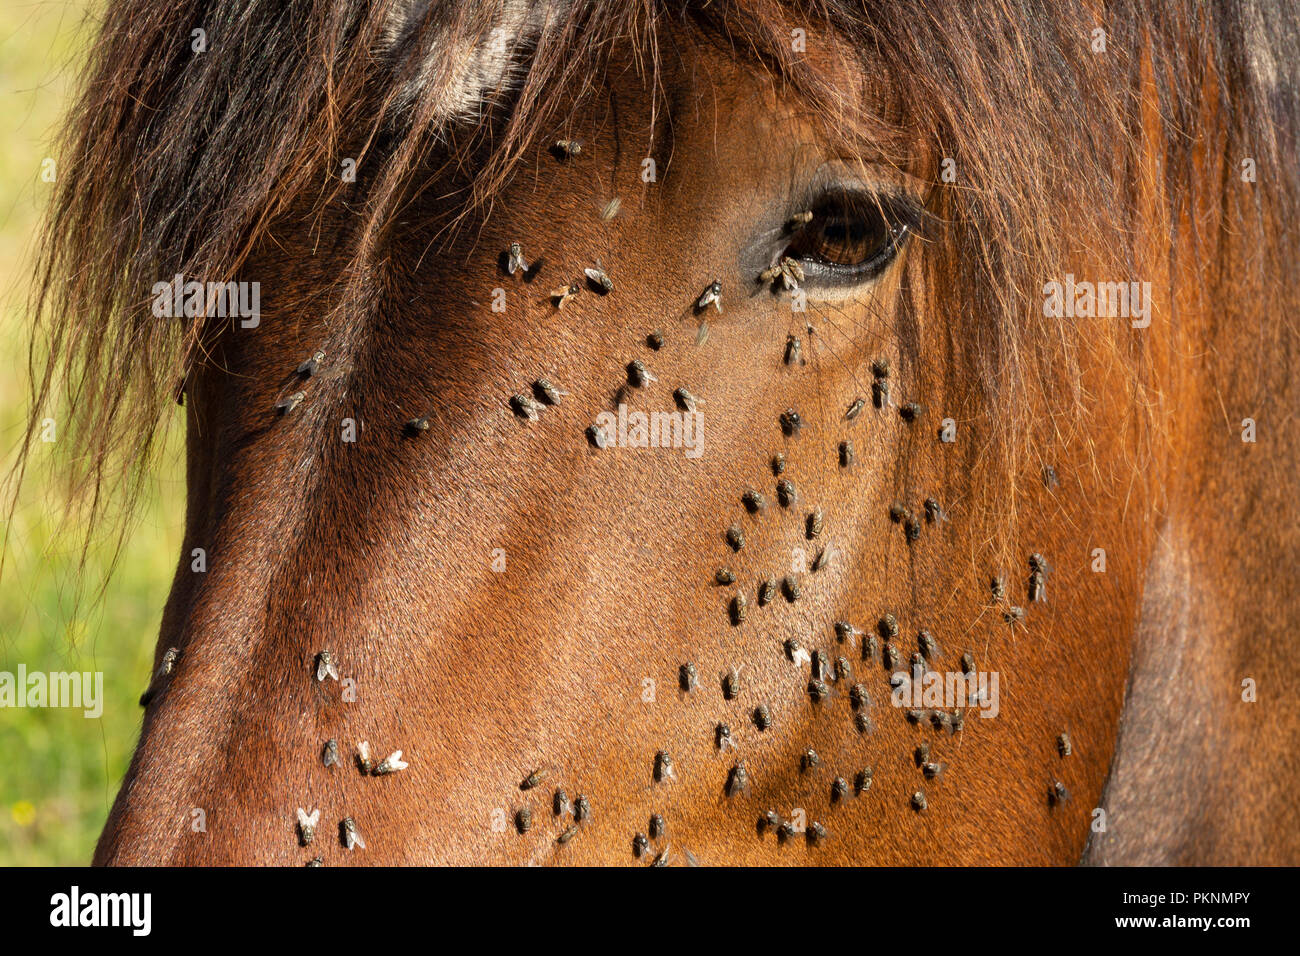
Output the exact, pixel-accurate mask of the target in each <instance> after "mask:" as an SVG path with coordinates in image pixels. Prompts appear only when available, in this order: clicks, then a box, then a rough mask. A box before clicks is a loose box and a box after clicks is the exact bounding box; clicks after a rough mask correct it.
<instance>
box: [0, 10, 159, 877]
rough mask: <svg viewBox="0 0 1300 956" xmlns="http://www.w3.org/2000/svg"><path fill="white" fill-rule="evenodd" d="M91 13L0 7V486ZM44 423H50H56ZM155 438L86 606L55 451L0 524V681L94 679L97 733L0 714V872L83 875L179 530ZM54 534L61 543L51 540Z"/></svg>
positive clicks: (60, 717)
mask: <svg viewBox="0 0 1300 956" xmlns="http://www.w3.org/2000/svg"><path fill="white" fill-rule="evenodd" d="M97 7H98V4H94V3H88V2H85V0H73V2H40V3H35V2H23V0H0V130H3V135H2V136H0V476H4V475H8V473H9V470H10V467H11V465H12V464H13V461H14V451H15V448H16V446H17V444H18V442H19V441H20V439H21V436H22V432H23V427H24V424H25V419H26V415H27V410H28V380H27V345H28V329H29V321H28V315H27V310H26V307H25V306H26V294H27V280H28V273H29V271H30V265H29V263H30V257H31V252H32V247H33V243H34V239H35V236H36V232H37V228H38V226H39V223H40V219H41V215H42V213H43V211H44V208H45V204H46V201H47V199H48V197H49V190H50V188H51V184H49V183H44V182H42V181H41V176H40V172H41V163H42V160H44V159H45V158H46V157H47V156H54V153H53V147H52V145H51V143H52V141H53V138H54V134H55V132H56V130H57V127H58V123H59V120H60V117H61V116H62V114H63V112H64V111H65V110H66V109H67V107H68V104H69V98H70V96H71V95H72V93H73V90H74V88H75V84H76V80H77V75H78V70H79V65H80V60H81V56H80V51H84V50H85V49H87V47H88V45H89V44H90V43H91V42H93V39H94V34H95V29H94V28H95V22H94V13H93V11H94V10H95V9H96V8H97ZM54 158H55V159H56V161H57V158H58V157H57V156H54ZM46 413H47V414H49V415H50V416H51V417H54V418H55V419H56V420H57V419H58V418H59V415H58V409H57V408H55V409H50V410H48V411H47V412H46ZM175 413H176V414H177V415H178V416H179V415H180V414H181V410H180V409H176V410H175ZM172 424H173V425H175V424H178V422H173V423H172ZM170 432H171V435H170V438H171V441H170V443H169V446H168V448H167V452H166V454H165V455H164V457H163V460H162V463H161V467H160V468H159V469H158V470H157V471H156V473H155V474H154V475H153V477H152V480H151V482H150V485H149V491H148V493H147V494H146V495H145V497H144V498H143V500H142V502H141V506H140V509H139V511H138V513H137V514H136V516H135V520H134V522H133V523H132V525H131V530H130V534H129V535H128V537H127V539H126V546H125V549H124V551H123V552H122V555H121V557H120V559H119V561H118V563H117V566H116V568H115V570H114V572H113V574H112V576H111V578H110V580H109V584H108V588H107V590H106V592H104V594H103V595H102V597H100V596H99V594H98V589H99V588H100V586H101V585H102V584H103V582H104V580H105V577H106V575H107V573H108V570H109V562H108V560H107V551H108V550H109V549H107V548H100V549H98V550H97V551H94V552H92V553H91V555H90V556H89V560H88V562H87V564H86V570H85V574H84V575H82V574H81V573H79V571H80V568H79V558H80V553H79V549H78V542H77V537H78V536H77V535H76V533H75V531H76V525H77V518H76V512H75V510H73V509H72V508H71V506H70V505H69V503H68V501H67V500H66V498H64V497H63V496H62V495H61V494H60V488H59V484H58V482H57V481H56V480H55V476H54V474H53V472H52V471H50V469H49V465H50V463H51V461H52V460H53V456H56V455H60V454H66V453H67V452H68V450H67V449H63V448H60V447H59V445H58V443H57V442H56V443H54V444H37V445H36V453H35V455H34V457H33V458H32V460H31V466H30V468H29V473H28V477H27V480H26V482H25V483H24V486H23V489H22V493H21V495H20V497H19V499H18V507H17V509H16V511H15V512H14V519H13V521H12V523H9V522H5V521H4V515H3V513H0V538H2V539H3V543H4V549H5V552H4V565H3V573H2V576H0V671H8V672H10V673H16V671H17V669H18V665H19V664H20V663H21V664H24V665H26V667H27V670H28V672H29V673H30V672H33V671H44V672H50V671H71V670H76V671H102V672H103V674H104V713H103V716H102V717H101V718H99V719H98V720H95V719H87V718H85V717H84V716H82V712H81V711H80V710H74V709H67V710H59V709H51V708H44V709H32V708H24V709H13V708H0V865H3V866H15V865H18V866H33V865H52V864H70V865H79V864H84V863H88V862H89V861H90V856H91V853H92V851H93V850H94V845H95V840H96V838H97V837H98V835H99V830H100V828H101V827H102V826H103V823H104V819H105V817H106V816H107V814H108V809H109V806H110V805H111V803H112V800H113V797H114V796H115V795H116V792H117V787H118V784H119V783H120V782H121V779H122V774H123V773H124V772H125V770H126V766H127V763H128V762H129V760H130V757H131V752H132V749H133V748H134V746H135V741H136V737H137V735H138V733H139V729H140V717H141V711H140V707H139V705H138V703H137V700H138V698H139V696H140V693H141V691H143V690H144V688H145V686H146V685H147V683H148V681H149V672H150V670H151V666H152V661H153V648H154V643H155V641H156V639H157V632H158V624H159V619H160V617H161V615H162V607H163V602H164V601H165V599H166V596H167V591H168V588H169V585H170V580H171V575H172V573H173V571H174V569H175V566H176V562H177V560H178V555H179V549H180V539H181V530H182V527H183V520H184V484H183V477H184V473H183V470H182V461H181V458H180V455H179V452H178V449H179V441H178V439H179V437H180V429H179V428H172V429H170ZM5 500H6V499H4V498H3V497H0V502H3V501H5ZM66 525H70V526H71V528H72V531H73V533H71V534H67V533H64V534H62V535H60V534H59V531H60V528H61V527H65V526H66ZM100 552H103V553H100Z"/></svg>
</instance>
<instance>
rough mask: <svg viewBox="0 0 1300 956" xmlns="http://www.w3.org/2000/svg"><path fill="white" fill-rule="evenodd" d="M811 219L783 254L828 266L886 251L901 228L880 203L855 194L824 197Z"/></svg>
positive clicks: (860, 262) (863, 261)
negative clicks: (890, 218)
mask: <svg viewBox="0 0 1300 956" xmlns="http://www.w3.org/2000/svg"><path fill="white" fill-rule="evenodd" d="M812 214H813V216H812V219H811V221H809V222H808V223H807V224H806V225H804V226H803V227H802V228H801V229H800V230H799V231H798V232H797V233H796V234H795V235H794V236H792V237H791V242H790V245H789V247H788V248H787V250H786V252H785V254H786V255H787V256H790V257H792V258H796V259H803V260H805V261H811V262H818V263H823V264H826V265H830V266H839V267H847V268H852V267H857V266H863V265H866V264H867V263H870V262H872V261H873V260H875V259H877V258H878V257H880V256H882V255H883V254H887V253H888V252H889V250H890V247H891V246H892V244H893V243H894V242H895V241H896V239H897V238H898V235H899V233H900V231H901V230H899V229H896V228H895V227H894V226H893V225H891V222H890V220H889V218H888V217H887V214H886V212H885V211H884V210H882V208H881V205H880V204H879V203H877V202H875V201H874V200H872V199H869V198H864V197H856V196H832V197H828V198H824V199H823V200H822V201H820V202H819V203H817V205H815V206H814V207H813V210H812Z"/></svg>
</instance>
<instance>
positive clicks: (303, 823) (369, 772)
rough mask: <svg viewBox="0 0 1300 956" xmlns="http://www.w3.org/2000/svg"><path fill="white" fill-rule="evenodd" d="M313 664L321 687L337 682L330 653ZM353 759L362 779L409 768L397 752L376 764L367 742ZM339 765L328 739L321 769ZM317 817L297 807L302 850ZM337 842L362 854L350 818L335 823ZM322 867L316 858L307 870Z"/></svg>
mask: <svg viewBox="0 0 1300 956" xmlns="http://www.w3.org/2000/svg"><path fill="white" fill-rule="evenodd" d="M313 663H314V671H313V673H314V675H315V677H316V682H317V683H321V682H323V681H325V680H326V679H330V680H334V681H337V680H338V679H339V668H338V661H337V660H335V658H334V655H333V654H332V653H331V652H330V651H328V650H322V651H320V652H319V653H317V654H316V657H315V660H314V662H313ZM355 759H356V766H357V770H358V771H359V772H360V773H361V774H362V776H367V777H386V776H388V775H389V774H394V773H398V772H399V771H402V770H405V769H407V768H408V767H409V766H410V764H409V763H408V762H407V761H405V760H403V759H402V751H400V750H394V751H393V752H392V753H390V754H389V755H388V756H387V757H385V758H383V759H382V760H379V761H376V760H375V759H374V757H373V755H372V754H371V751H370V742H369V741H366V740H362V741H359V742H358V743H357V749H356V755H355ZM339 763H340V758H339V744H338V741H337V740H336V739H334V738H333V737H331V738H330V739H329V740H327V741H325V745H324V746H323V747H322V748H321V764H322V765H323V766H325V767H337V766H338V765H339ZM319 817H320V811H319V810H317V811H315V812H314V813H312V814H310V815H309V814H307V813H306V812H305V811H303V810H302V808H301V807H300V808H299V809H298V842H299V843H300V844H301V845H302V846H304V847H306V846H311V845H312V843H313V842H314V841H315V839H316V822H317V820H318V819H319ZM339 842H340V843H341V844H342V845H343V848H344V849H345V850H364V849H365V848H366V841H365V838H364V837H363V836H362V835H361V830H360V828H359V827H358V826H357V822H356V820H355V819H354V818H352V817H350V816H349V817H344V818H343V820H341V821H340V822H339ZM322 863H323V861H322V858H321V857H319V856H318V857H315V858H313V859H312V860H309V861H308V862H307V866H321V865H322Z"/></svg>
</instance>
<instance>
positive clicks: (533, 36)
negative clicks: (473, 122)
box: [384, 0, 570, 122]
mask: <svg viewBox="0 0 1300 956" xmlns="http://www.w3.org/2000/svg"><path fill="white" fill-rule="evenodd" d="M431 2H432V0H407V2H405V3H400V4H398V5H397V6H396V7H395V8H394V10H393V13H392V16H391V17H390V18H389V22H388V25H387V27H386V29H385V31H384V50H385V52H387V53H389V54H399V59H401V58H404V57H405V56H406V55H413V56H415V57H416V58H418V59H419V60H420V64H419V66H418V68H417V69H416V70H415V71H414V75H415V79H414V80H412V81H411V83H410V84H409V86H408V87H407V88H406V90H404V91H403V97H402V98H403V100H404V101H405V102H406V103H408V104H409V103H413V102H416V101H418V100H421V99H424V98H426V97H431V96H432V97H435V98H436V99H437V103H436V104H435V105H434V107H433V112H432V119H433V120H434V121H435V122H439V121H447V120H456V119H469V118H474V117H476V116H478V114H479V113H480V111H481V106H482V104H483V102H484V100H485V99H486V98H487V97H488V96H489V95H490V94H492V93H496V92H502V91H505V90H506V89H508V88H509V87H510V86H512V85H513V84H514V83H515V82H516V81H517V80H518V78H519V76H520V75H521V74H522V70H521V69H520V60H519V56H518V51H519V50H520V49H521V48H523V47H526V46H527V45H529V44H531V43H535V42H536V41H537V40H538V39H540V37H541V36H542V34H543V33H545V32H546V31H547V30H548V29H551V28H552V27H553V26H554V25H556V24H558V23H560V22H562V19H563V17H564V16H565V15H566V14H567V12H568V10H569V7H570V3H569V0H505V2H504V3H501V4H500V5H499V10H498V12H497V14H496V16H495V17H494V18H493V25H492V26H491V27H490V28H489V29H488V30H487V32H486V33H481V34H477V35H474V36H455V35H451V34H443V33H442V32H441V31H437V30H435V31H434V38H433V42H432V44H431V45H430V46H428V47H426V48H425V49H421V50H415V51H411V52H410V53H409V54H408V53H407V52H406V50H405V49H404V48H405V47H407V45H408V43H410V42H413V41H416V39H417V36H418V33H419V30H420V26H421V24H422V23H423V22H424V20H425V18H426V17H427V16H428V15H429V7H430V4H431Z"/></svg>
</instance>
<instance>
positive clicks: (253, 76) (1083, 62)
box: [29, 0, 1300, 866]
mask: <svg viewBox="0 0 1300 956" xmlns="http://www.w3.org/2000/svg"><path fill="white" fill-rule="evenodd" d="M89 57H90V59H89V63H88V65H87V67H86V75H85V80H84V87H83V91H82V93H81V95H80V98H79V100H78V101H77V104H76V105H75V107H74V108H73V110H72V112H71V114H70V116H69V119H68V121H67V125H66V128H65V130H64V138H63V140H62V145H61V149H60V153H59V156H60V163H61V168H62V169H63V170H64V173H63V175H62V176H61V178H60V182H59V184H58V187H57V190H56V192H55V195H54V199H53V201H52V207H51V211H50V216H49V220H48V226H47V230H46V232H45V234H44V239H43V244H42V246H41V248H42V253H41V257H40V261H39V264H38V272H37V277H36V281H35V283H34V288H35V289H36V292H35V293H34V298H35V301H34V305H33V314H34V315H35V316H36V317H37V318H36V320H35V331H34V340H33V341H34V344H33V359H34V363H35V372H34V376H33V383H34V384H33V397H32V409H33V411H32V422H33V425H32V427H31V429H29V441H30V436H31V434H32V433H34V429H35V428H36V423H38V422H39V420H40V418H41V417H43V416H45V415H47V414H49V409H50V408H51V407H54V406H55V404H56V403H61V404H60V405H59V407H60V408H62V411H61V412H60V414H61V416H62V417H61V423H62V427H63V428H64V433H65V434H69V435H72V436H75V437H74V438H72V439H71V440H68V441H66V442H64V443H63V444H65V445H67V446H70V447H73V448H75V449H76V455H75V458H74V459H73V460H72V461H70V462H69V463H68V470H69V475H70V479H69V480H70V481H71V482H72V484H73V486H74V487H75V488H77V489H79V490H80V492H81V493H82V494H85V495H87V496H89V497H90V499H91V502H92V504H93V506H94V507H93V508H92V509H91V512H92V514H93V515H95V516H97V517H95V518H94V519H93V520H92V522H91V524H90V525H88V527H93V528H94V529H95V530H96V531H97V532H100V531H104V530H106V526H105V522H106V521H108V518H107V516H108V515H110V514H115V515H116V514H121V513H123V512H124V511H127V512H129V507H130V504H131V502H132V500H133V495H134V493H135V488H136V485H135V483H133V482H132V481H131V480H129V478H130V476H132V475H138V474H140V473H142V471H144V470H145V469H147V468H148V467H149V466H150V464H151V463H152V462H154V461H155V460H156V453H157V450H158V448H159V447H160V437H161V436H162V435H163V434H165V431H166V428H167V427H168V425H169V424H170V423H172V422H173V421H175V420H180V419H183V421H184V429H185V455H186V479H187V510H186V520H185V531H184V543H183V546H182V552H181V555H180V556H179V560H178V564H177V569H176V573H175V577H174V580H173V583H172V588H171V593H170V595H169V597H168V598H167V601H166V606H165V610H164V613H163V619H162V625H161V632H160V634H159V638H158V643H157V649H156V657H155V668H156V669H155V672H154V673H153V674H151V675H147V677H146V675H141V680H142V683H146V684H147V689H146V690H145V693H144V695H143V697H142V703H143V704H144V710H143V724H142V729H141V734H140V739H139V743H138V746H137V749H136V752H135V754H134V758H133V759H132V761H131V764H130V768H129V770H128V771H127V774H126V778H125V779H124V781H123V782H122V785H121V789H120V791H119V792H118V795H117V798H116V801H115V802H114V804H113V806H112V809H111V812H110V813H109V816H108V819H107V823H106V825H105V827H104V830H103V833H102V835H101V837H100V840H99V843H98V846H97V848H96V850H95V853H94V862H95V863H96V864H101V865H134V864H175V865H201V864H215V865H226V864H247V863H256V864H270V865H294V866H297V865H347V864H355V865H365V864H451V865H461V864H547V865H549V864H572V865H645V866H663V865H674V866H676V865H703V866H713V865H861V864H871V865H875V864H880V865H948V864H953V865H971V864H975V865H995V864H996V865H1006V864H1017V865H1022V864H1023V865H1066V864H1079V863H1082V864H1134V863H1143V864H1151V863H1156V864H1183V863H1203V864H1244V863H1292V864H1294V863H1296V862H1300V825H1297V824H1300V809H1297V804H1296V802H1295V800H1294V799H1293V798H1292V796H1291V794H1292V792H1293V790H1294V787H1295V784H1296V782H1297V768H1298V765H1297V759H1296V757H1295V752H1294V746H1293V742H1294V740H1295V737H1296V733H1297V730H1298V729H1300V724H1298V723H1297V717H1296V714H1295V708H1293V707H1290V706H1288V705H1287V702H1288V701H1289V700H1291V699H1293V698H1294V696H1295V694H1296V693H1297V691H1298V690H1300V673H1298V666H1300V665H1298V664H1297V654H1296V653H1295V650H1296V645H1295V638H1294V634H1295V632H1296V626H1297V624H1300V593H1298V592H1297V589H1296V588H1295V587H1294V574H1293V571H1288V570H1287V568H1289V567H1290V568H1294V566H1295V563H1296V561H1297V559H1298V558H1300V525H1298V524H1297V522H1296V520H1295V514H1296V511H1295V500H1296V495H1297V493H1298V492H1300V486H1298V484H1297V479H1296V474H1295V468H1294V463H1295V461H1296V458H1297V450H1298V449H1300V438H1298V437H1297V435H1296V430H1295V429H1294V428H1293V427H1291V423H1292V422H1293V419H1294V409H1295V407H1296V405H1297V402H1298V401H1300V392H1298V390H1297V385H1296V382H1295V379H1294V376H1292V375H1291V374H1290V373H1289V369H1290V367H1291V365H1292V363H1293V362H1294V361H1296V360H1297V359H1300V351H1298V349H1297V335H1296V327H1295V321H1294V315H1295V314H1296V306H1297V305H1298V304H1300V302H1298V300H1300V296H1298V295H1297V291H1296V289H1297V286H1298V285H1300V267H1298V266H1297V263H1298V262H1300V257H1298V256H1297V252H1300V241H1298V236H1297V223H1298V222H1300V175H1298V174H1297V171H1296V167H1295V163H1294V156H1295V151H1296V148H1297V146H1298V145H1300V143H1298V142H1297V132H1298V131H1300V108H1298V102H1300V101H1298V100H1297V89H1298V87H1297V82H1296V81H1297V75H1296V70H1297V66H1296V65H1297V63H1300V20H1298V19H1297V15H1296V13H1295V11H1294V10H1293V9H1291V8H1289V7H1287V6H1286V5H1284V4H1267V3H1265V4H1258V5H1257V4H1247V3H1235V2H1227V3H1219V4H1212V5H1200V4H1187V3H1172V4H1171V3H1168V2H1159V3H1155V2H1145V0H1132V2H1129V3H1123V4H1114V5H1111V4H1105V5H1097V4H1093V3H1079V2H1072V0H1063V2H1061V3H1055V4H1051V5H1046V6H1040V5H1037V4H1030V3H1023V2H1018V0H990V2H988V3H984V4H979V5H976V6H975V7H974V8H971V9H970V10H967V11H963V12H957V11H955V10H952V9H951V8H949V7H947V6H945V5H942V4H932V3H922V4H918V5H916V6H914V7H906V8H897V7H895V6H893V5H888V4H882V3H878V2H875V0H807V2H777V0H703V2H695V0H685V2H678V3H664V2H661V0H640V2H627V0H587V2H565V0H503V2H495V3H486V2H478V3H468V4H467V3H460V2H454V3H453V2H444V0H380V2H376V3H362V2H359V0H302V2H297V3H280V4H265V3H251V2H248V0H212V2H198V0H180V2H176V0H168V2H166V3H164V2H161V0H115V2H113V3H112V4H110V5H109V7H108V9H107V11H106V14H105V19H104V22H103V24H102V27H101V28H100V33H99V37H98V40H97V41H96V43H95V44H94V46H93V47H92V49H91V50H90V53H89ZM178 404H179V406H180V408H177V405H178ZM124 476H125V477H126V478H127V479H128V480H125V481H123V480H121V479H123V477H124ZM110 506H113V507H112V508H110ZM108 528H110V529H111V524H110V525H109V526H108ZM116 534H117V536H118V537H117V539H116V540H117V542H118V546H119V548H121V549H123V551H124V552H129V548H130V540H129V537H127V532H126V531H125V530H124V528H118V530H117V532H116Z"/></svg>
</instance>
